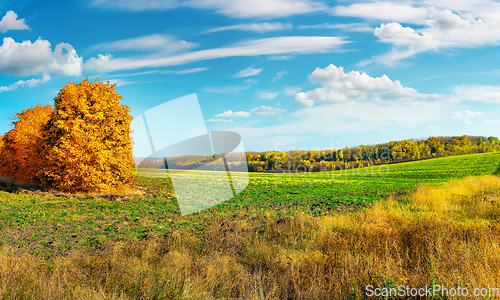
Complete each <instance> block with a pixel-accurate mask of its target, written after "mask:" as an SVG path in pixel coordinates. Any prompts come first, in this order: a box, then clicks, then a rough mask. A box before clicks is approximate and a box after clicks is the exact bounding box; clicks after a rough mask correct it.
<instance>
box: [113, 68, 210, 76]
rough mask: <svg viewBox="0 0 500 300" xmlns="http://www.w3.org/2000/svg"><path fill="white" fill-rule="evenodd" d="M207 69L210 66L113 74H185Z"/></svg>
mask: <svg viewBox="0 0 500 300" xmlns="http://www.w3.org/2000/svg"><path fill="white" fill-rule="evenodd" d="M207 70H208V68H206V67H202V68H192V69H186V70H152V71H145V72H139V73H132V74H117V75H113V76H115V77H127V76H137V75H148V74H176V75H183V74H192V73H198V72H203V71H207Z"/></svg>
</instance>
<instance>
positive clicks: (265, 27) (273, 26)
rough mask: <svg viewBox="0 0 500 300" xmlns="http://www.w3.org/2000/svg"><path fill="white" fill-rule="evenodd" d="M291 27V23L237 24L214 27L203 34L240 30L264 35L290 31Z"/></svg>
mask: <svg viewBox="0 0 500 300" xmlns="http://www.w3.org/2000/svg"><path fill="white" fill-rule="evenodd" d="M292 28H293V26H292V24H291V23H285V24H283V23H279V22H276V23H267V22H265V23H251V24H238V25H231V26H222V27H216V28H212V29H209V30H207V31H205V33H212V32H219V31H226V30H242V31H253V32H259V33H264V32H269V31H279V30H284V29H292Z"/></svg>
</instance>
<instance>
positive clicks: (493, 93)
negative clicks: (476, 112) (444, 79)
mask: <svg viewBox="0 0 500 300" xmlns="http://www.w3.org/2000/svg"><path fill="white" fill-rule="evenodd" d="M454 90H455V95H456V97H457V98H458V99H460V100H469V101H480V102H489V103H500V86H487V85H461V86H456V87H455V88H454Z"/></svg>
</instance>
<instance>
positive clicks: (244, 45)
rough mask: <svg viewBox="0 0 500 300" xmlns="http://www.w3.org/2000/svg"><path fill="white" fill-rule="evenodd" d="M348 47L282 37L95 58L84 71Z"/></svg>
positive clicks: (329, 40) (335, 40) (340, 41)
mask: <svg viewBox="0 0 500 300" xmlns="http://www.w3.org/2000/svg"><path fill="white" fill-rule="evenodd" d="M346 43H348V41H345V40H344V38H343V37H327V36H282V37H273V38H265V39H258V40H251V41H245V42H241V43H238V44H234V45H231V46H227V47H221V48H213V49H206V50H200V51H192V52H186V53H181V54H177V55H171V56H164V57H157V56H133V57H127V58H113V55H111V54H106V55H102V54H100V55H98V57H93V58H90V59H89V60H87V61H86V62H85V68H87V69H90V70H96V69H97V70H98V71H101V72H111V71H117V70H131V69H139V68H154V67H166V66H174V65H182V64H186V63H190V62H194V61H202V60H210V59H217V58H225V57H236V56H259V55H283V54H312V53H327V52H333V51H341V48H342V45H344V44H346Z"/></svg>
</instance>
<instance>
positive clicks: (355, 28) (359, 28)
mask: <svg viewBox="0 0 500 300" xmlns="http://www.w3.org/2000/svg"><path fill="white" fill-rule="evenodd" d="M297 28H298V29H340V30H343V31H347V32H373V28H372V27H370V26H369V25H368V24H365V23H348V24H330V23H323V24H315V25H301V26H298V27H297Z"/></svg>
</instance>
